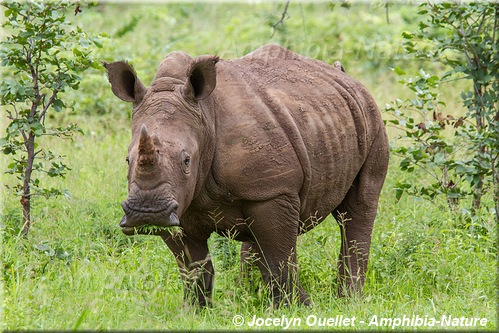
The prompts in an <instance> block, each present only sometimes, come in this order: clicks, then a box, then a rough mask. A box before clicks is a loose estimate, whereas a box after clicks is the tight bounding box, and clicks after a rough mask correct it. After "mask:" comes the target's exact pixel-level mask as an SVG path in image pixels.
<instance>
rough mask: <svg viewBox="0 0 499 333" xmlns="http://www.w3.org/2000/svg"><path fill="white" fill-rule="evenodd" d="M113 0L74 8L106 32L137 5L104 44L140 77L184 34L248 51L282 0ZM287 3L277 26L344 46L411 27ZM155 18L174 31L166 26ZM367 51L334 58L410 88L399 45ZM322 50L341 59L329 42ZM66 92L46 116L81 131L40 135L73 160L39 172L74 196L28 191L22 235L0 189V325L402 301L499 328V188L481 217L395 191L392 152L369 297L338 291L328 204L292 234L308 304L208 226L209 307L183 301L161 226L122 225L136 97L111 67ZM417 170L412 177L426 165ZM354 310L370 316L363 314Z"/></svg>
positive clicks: (379, 312) (287, 311) (388, 305)
mask: <svg viewBox="0 0 499 333" xmlns="http://www.w3.org/2000/svg"><path fill="white" fill-rule="evenodd" d="M117 7H118V6H117V5H110V4H109V5H105V6H102V7H99V8H98V11H95V12H84V13H83V14H84V15H82V16H81V17H80V15H78V16H77V17H76V18H75V20H78V23H79V24H82V25H83V27H84V28H85V29H88V30H95V31H107V32H108V33H110V34H112V33H114V32H115V31H118V29H120V28H122V27H123V26H125V25H126V24H127V23H129V22H131V18H132V17H133V16H136V17H138V18H140V20H139V22H138V24H137V26H136V27H135V30H133V31H130V32H129V33H127V34H125V35H124V36H123V37H121V38H112V39H110V40H108V41H107V42H106V44H105V45H106V46H105V47H104V48H103V49H101V50H99V51H98V54H97V56H99V57H102V59H103V60H108V61H109V60H114V59H128V60H129V61H130V62H132V63H133V64H134V65H136V67H137V70H138V72H139V75H141V77H144V79H143V81H144V83H146V84H148V83H149V82H150V79H151V78H152V76H153V75H154V68H155V66H156V65H157V63H158V62H159V61H160V60H161V59H162V58H163V57H164V55H165V54H166V53H167V52H168V51H170V50H175V49H184V50H186V51H188V52H189V53H191V54H193V55H195V54H202V53H218V54H220V55H222V51H223V52H224V54H225V55H226V56H228V57H230V55H231V54H232V55H234V56H239V55H242V52H244V50H245V49H246V48H247V47H249V46H251V45H255V46H256V45H259V44H263V43H266V42H269V39H268V38H269V36H270V32H271V29H270V28H269V26H268V22H274V21H275V20H277V19H278V18H279V11H278V10H277V7H276V5H274V4H270V3H266V4H260V5H251V6H244V5H237V6H231V7H223V5H213V6H212V7H203V6H200V7H197V6H195V5H192V4H191V5H175V6H173V5H171V6H166V5H164V6H160V7H151V6H123V8H122V11H120V14H119V16H118V15H117V14H116V13H117ZM207 8H209V9H207ZM290 9H291V12H290V15H291V18H290V19H289V20H288V21H286V25H285V27H286V29H287V30H286V34H285V35H284V34H282V33H280V32H279V33H277V35H276V37H274V39H273V40H271V41H274V42H280V43H283V44H286V43H292V42H294V43H297V42H296V41H297V40H299V41H303V40H305V41H304V42H303V43H309V44H308V45H313V44H314V43H315V44H317V45H322V44H320V43H323V44H324V43H326V42H327V43H329V44H328V45H334V43H339V44H340V45H341V47H342V48H344V50H345V53H346V50H351V49H352V48H354V47H355V45H354V43H355V38H357V40H361V41H363V43H364V44H363V45H364V46H363V47H365V46H366V45H367V44H366V40H367V38H368V37H369V36H377V37H372V38H378V39H380V41H382V42H383V44H382V45H385V46H386V45H389V44H390V43H395V44H396V36H397V35H399V33H398V32H397V30H399V31H401V30H402V29H409V28H411V27H414V22H415V19H414V17H413V16H411V15H410V10H408V9H407V8H405V7H404V8H395V9H394V10H393V11H392V12H391V13H390V15H391V20H392V22H393V23H392V24H393V25H392V26H387V25H386V24H385V23H384V9H383V8H381V7H376V6H370V7H369V8H359V7H354V8H353V9H350V10H346V9H343V8H335V9H334V11H332V12H331V11H330V10H329V8H328V6H327V4H321V5H299V6H298V5H296V6H294V7H290ZM355 11H357V12H355ZM359 13H360V14H359ZM356 15H362V17H363V18H365V19H368V20H370V21H369V22H371V24H370V25H369V27H368V28H366V29H364V30H363V29H362V27H360V26H359V25H356V24H352V23H355V20H353V19H352V17H355V16H356ZM358 21H359V20H358V19H357V22H358ZM162 26H168V27H170V28H169V29H170V30H168V29H163V30H161V29H160V27H162ZM377 32H378V34H377ZM293 37H296V40H293ZM305 37H306V38H307V39H300V38H305ZM303 45H305V44H303ZM379 47H381V46H379ZM302 49H303V47H302ZM359 54H360V56H359V57H357V58H356V57H355V56H352V55H350V56H349V57H347V56H346V55H345V57H344V58H342V59H341V60H342V62H343V63H346V64H347V65H348V66H347V71H348V72H349V73H352V75H354V76H356V77H358V78H360V79H361V81H363V82H365V83H366V85H367V86H368V87H369V89H370V90H371V91H373V94H374V96H375V98H376V100H377V101H378V104H379V105H384V103H385V102H387V101H389V100H393V99H394V98H395V97H397V96H401V95H403V94H405V92H404V91H401V88H400V87H399V86H398V85H397V83H396V77H394V75H393V74H392V73H391V71H390V70H389V69H388V67H389V66H390V65H391V64H393V63H394V62H396V60H397V59H392V58H382V57H376V56H373V57H372V58H373V59H369V57H366V56H365V53H362V52H361V53H359ZM324 58H325V60H327V61H329V62H332V61H334V60H336V57H335V54H333V53H330V54H326V56H325V57H324ZM401 61H402V60H401ZM447 93H448V95H447V96H446V101H448V103H447V104H448V105H451V107H452V106H454V105H457V104H458V98H459V96H453V95H452V92H447ZM68 98H72V99H73V100H74V101H75V103H76V104H75V111H74V112H71V113H65V114H58V115H56V116H55V117H54V118H52V119H49V121H52V122H58V123H61V124H65V123H67V122H69V121H72V122H77V123H78V124H79V125H80V126H81V127H82V128H83V129H84V132H85V135H84V136H77V137H76V138H75V139H74V140H73V141H62V142H61V141H56V140H47V141H46V142H43V143H42V144H47V145H50V146H51V147H53V148H54V149H55V150H56V151H59V152H61V153H64V154H65V155H67V161H68V162H69V164H70V166H71V167H72V169H73V170H72V171H70V172H69V173H68V175H67V177H66V179H65V180H62V181H61V180H54V179H47V180H46V181H47V182H49V184H51V185H54V186H60V187H61V188H67V189H68V190H69V192H70V193H71V197H60V198H57V199H51V200H43V199H38V200H35V201H34V207H33V216H34V224H33V227H32V230H31V232H30V234H29V235H28V237H26V238H23V237H20V236H19V227H20V226H19V223H20V219H21V216H20V214H21V211H20V207H19V202H18V199H17V198H15V197H14V196H12V195H10V194H9V193H7V192H4V191H3V190H2V197H3V209H2V213H1V215H0V216H1V234H2V263H3V265H2V267H3V279H2V284H3V294H2V295H1V296H2V303H1V307H2V310H3V318H2V319H1V320H0V323H2V324H1V326H0V328H2V329H11V330H13V329H30V330H35V329H36V330H37V329H47V330H49V329H50V330H66V329H80V330H84V329H86V330H94V329H95V330H97V329H99V330H116V329H165V330H166V329H174V330H234V329H238V328H240V329H249V328H251V327H249V326H247V322H249V321H251V319H252V317H253V316H254V315H256V316H257V317H260V318H282V316H284V317H285V318H300V319H301V321H302V322H301V325H300V326H299V327H292V328H294V329H321V328H324V329H328V327H319V326H317V325H315V326H313V327H309V326H307V324H306V319H307V318H308V317H309V316H311V315H314V316H316V317H317V318H335V317H336V315H343V317H344V318H351V317H354V316H355V317H356V318H357V325H356V326H355V327H341V326H340V327H331V328H332V329H349V328H352V329H355V330H366V329H373V330H380V329H381V330H386V327H376V326H374V325H373V326H368V323H369V322H370V320H371V319H372V318H373V316H377V317H378V318H381V317H386V318H403V316H404V315H405V316H406V317H409V318H412V317H413V316H419V317H421V318H425V316H427V317H428V318H433V317H434V318H437V319H440V317H441V316H442V315H451V316H454V317H466V318H471V317H478V318H487V320H488V324H487V325H486V327H485V329H489V330H494V329H496V328H497V322H496V309H497V304H496V298H497V286H496V281H497V280H496V256H497V234H496V225H495V223H494V219H493V216H492V214H491V213H490V210H488V208H489V207H491V206H492V204H491V202H490V201H487V202H485V203H484V207H485V208H484V209H483V211H482V212H480V214H478V216H477V217H475V218H474V219H472V218H471V217H469V216H468V215H467V213H466V212H465V211H464V210H463V209H464V207H467V205H466V203H465V202H463V203H462V204H461V207H460V209H458V210H457V211H456V212H453V211H450V210H448V209H447V206H446V203H445V200H444V198H438V199H437V200H435V201H434V202H429V201H423V200H420V199H417V198H412V197H407V196H404V197H402V199H401V200H400V201H399V202H396V200H395V196H394V187H395V184H396V182H397V180H398V179H402V178H404V177H408V175H407V174H405V173H403V172H401V171H400V170H398V161H397V160H396V159H395V158H393V159H392V161H391V164H390V169H389V173H388V177H387V181H386V184H385V186H384V189H383V193H382V196H381V201H380V206H379V213H378V216H377V220H376V224H375V229H374V233H373V241H372V253H371V258H370V262H369V271H368V276H367V281H366V285H365V290H364V291H365V296H364V298H362V299H338V298H337V297H336V265H337V263H336V260H337V257H338V251H339V238H340V234H339V230H338V227H337V225H336V222H334V221H333V220H332V219H331V218H328V220H326V221H325V222H323V223H322V224H321V225H320V226H318V227H317V228H315V229H314V230H312V231H311V232H309V233H307V234H306V235H303V236H301V237H300V238H299V243H298V261H299V267H300V279H301V281H302V285H303V286H304V288H305V289H306V290H307V291H308V292H309V294H310V296H311V298H312V300H313V306H312V307H310V308H306V307H301V306H297V305H291V306H290V307H289V308H282V309H278V310H275V309H272V308H271V307H270V303H269V301H268V295H267V294H266V292H265V290H264V288H262V281H261V278H260V277H259V274H257V272H252V273H253V274H252V275H253V276H254V280H253V281H252V282H250V281H246V280H244V279H243V280H241V278H240V275H239V257H238V255H239V243H238V242H236V241H232V240H226V239H224V238H221V237H218V236H213V237H212V238H211V239H210V248H211V252H212V256H213V260H214V266H215V271H216V278H215V294H214V304H213V307H211V308H208V309H203V310H200V309H197V308H196V307H192V306H187V305H185V304H184V303H183V301H182V285H181V281H180V276H179V273H178V271H177V266H176V263H175V260H174V258H173V256H172V254H171V253H170V251H169V250H168V248H167V247H166V246H165V245H164V244H163V242H162V241H161V240H160V238H159V237H153V236H134V237H127V236H125V235H123V234H122V232H121V230H120V229H119V227H118V222H119V220H120V218H121V215H122V211H121V207H120V203H121V201H122V200H124V199H125V198H126V193H127V184H126V162H125V155H126V150H127V146H128V143H129V140H130V119H129V114H130V110H129V106H128V105H124V103H121V102H119V101H118V100H117V99H116V98H115V97H114V96H113V95H112V93H111V91H110V88H109V86H108V85H107V83H106V78H105V74H104V72H97V71H95V72H90V73H89V74H88V75H87V76H85V77H84V81H83V83H82V89H81V90H80V91H78V95H70V96H68ZM2 158H3V157H2ZM2 162H6V160H5V159H4V160H2ZM409 176H410V177H413V179H418V178H419V177H423V174H422V173H417V172H415V173H414V174H413V175H409ZM1 180H2V182H3V183H4V184H8V183H11V182H12V180H11V179H9V178H8V177H7V176H6V175H2V178H1ZM4 193H5V195H4ZM235 315H241V316H243V318H244V319H245V321H246V323H245V324H244V325H242V326H240V327H237V326H235V325H234V324H233V318H234V316H235ZM360 320H363V321H365V323H364V324H360V323H359V321H360ZM253 328H254V327H253ZM260 328H261V329H282V327H279V326H278V327H273V326H271V327H260ZM390 329H391V328H390ZM420 329H436V330H441V329H442V327H440V326H436V327H420ZM449 329H452V330H455V329H456V328H455V327H450V328H449ZM462 329H466V327H462ZM474 329H481V327H475V328H474Z"/></svg>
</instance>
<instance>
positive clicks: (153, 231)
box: [120, 215, 172, 237]
mask: <svg viewBox="0 0 499 333" xmlns="http://www.w3.org/2000/svg"><path fill="white" fill-rule="evenodd" d="M124 219H126V216H125V215H123V218H122V219H121V220H122V221H123V220H124ZM120 223H121V222H120ZM121 231H122V232H123V233H124V234H125V235H127V236H133V235H151V236H164V237H168V236H170V235H171V232H172V231H171V226H159V225H154V224H144V225H140V226H135V227H121Z"/></svg>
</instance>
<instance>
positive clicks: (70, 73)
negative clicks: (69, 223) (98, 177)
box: [0, 1, 101, 233]
mask: <svg viewBox="0 0 499 333" xmlns="http://www.w3.org/2000/svg"><path fill="white" fill-rule="evenodd" d="M2 6H4V7H5V12H4V14H5V18H6V20H5V22H4V23H3V24H2V27H3V28H6V29H7V30H8V32H9V35H8V36H7V38H6V39H5V40H4V41H2V42H1V49H0V62H1V63H0V64H1V66H2V67H7V69H6V70H4V73H5V74H4V75H3V78H2V80H1V81H0V97H1V104H2V105H4V106H6V108H5V112H6V116H7V118H8V120H9V121H10V122H9V124H8V126H7V128H6V136H5V137H4V138H2V139H1V141H0V143H1V146H2V152H3V154H4V155H7V156H10V159H11V162H10V163H9V164H8V169H7V173H9V174H12V175H15V177H16V178H17V179H18V183H17V184H15V185H14V186H13V190H14V191H15V194H16V195H18V196H20V197H21V205H22V207H23V226H24V227H23V233H27V232H28V230H29V228H30V224H31V208H30V207H31V206H30V205H31V204H30V203H31V198H32V197H33V196H35V195H41V196H44V197H47V198H48V197H52V196H58V195H61V194H64V193H66V192H63V191H61V190H59V189H56V188H47V187H45V186H43V184H42V182H41V178H40V177H39V176H37V175H36V174H40V173H45V174H47V175H48V176H49V177H62V178H64V177H65V175H66V173H67V171H68V170H70V168H69V167H68V166H67V165H66V164H65V163H64V162H63V161H62V158H63V156H61V155H59V154H57V153H55V152H54V151H52V150H51V149H49V148H43V147H40V145H39V142H40V140H41V137H44V136H52V137H58V138H61V139H67V138H71V137H72V136H73V134H74V133H75V132H81V129H80V128H79V127H78V126H77V125H76V124H69V125H67V126H53V127H50V126H48V125H46V119H47V113H48V112H49V110H50V109H53V110H54V111H56V112H61V111H63V110H64V109H66V108H68V107H70V105H69V103H68V101H66V100H63V99H62V96H61V93H63V92H65V91H66V90H68V89H72V90H77V89H78V87H79V84H80V81H81V77H80V76H79V74H80V73H83V72H84V71H85V70H86V69H88V68H89V67H98V64H97V63H96V62H95V61H93V60H92V58H91V57H90V52H91V50H90V49H91V47H92V46H94V45H95V46H100V45H101V44H100V42H99V39H98V38H96V37H89V36H87V34H86V33H85V32H84V31H83V30H82V29H81V28H78V27H76V28H72V27H71V25H70V23H69V21H68V20H67V19H66V12H67V10H68V8H73V7H75V6H76V9H75V14H78V12H81V8H80V6H79V5H75V3H74V2H73V1H57V2H56V1H47V2H38V1H29V2H17V1H5V2H2ZM80 15H81V14H80Z"/></svg>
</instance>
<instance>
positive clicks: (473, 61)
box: [385, 2, 499, 216]
mask: <svg viewBox="0 0 499 333" xmlns="http://www.w3.org/2000/svg"><path fill="white" fill-rule="evenodd" d="M419 14H420V15H421V16H422V17H423V18H424V19H423V20H422V21H421V22H420V23H419V30H418V32H416V33H410V32H404V33H403V38H404V39H405V44H404V46H405V50H406V52H407V53H408V54H410V55H414V56H415V57H416V58H418V59H424V60H429V61H432V62H439V63H441V64H443V65H445V66H446V68H448V70H447V72H445V73H444V74H443V75H442V76H438V75H429V74H426V73H425V72H423V71H420V74H419V75H418V76H416V77H414V78H411V79H407V78H405V79H403V80H401V81H400V82H401V83H403V84H404V85H406V86H407V87H408V88H410V89H411V90H412V91H413V92H414V93H415V95H416V98H415V99H406V100H398V101H396V102H395V103H391V104H388V105H387V107H386V108H385V110H386V111H388V112H390V113H391V114H392V115H394V116H395V117H396V119H392V120H389V122H391V123H393V124H395V125H397V126H401V127H402V129H403V131H404V134H403V135H402V137H403V138H405V139H407V140H406V141H404V142H406V143H407V146H403V144H402V146H401V147H395V148H394V149H393V151H394V152H395V153H396V154H398V155H400V156H402V158H403V159H402V161H401V164H400V167H401V169H402V170H404V171H408V172H412V171H413V170H414V168H415V166H419V167H421V168H423V169H424V170H425V171H427V172H428V173H429V174H430V175H431V176H432V177H433V178H434V179H435V181H434V182H433V183H431V184H429V185H423V186H422V187H419V186H420V185H419V184H415V183H412V184H411V183H408V182H400V183H399V186H398V188H397V192H396V193H397V198H400V196H401V194H402V193H403V192H408V193H411V194H417V195H421V196H424V197H427V198H430V199H433V198H434V197H435V196H436V195H437V194H440V193H443V194H445V195H446V196H447V198H448V202H449V203H450V204H451V206H452V205H455V204H456V200H457V199H459V198H462V197H464V196H466V195H472V196H473V203H472V209H473V210H474V211H475V210H477V209H479V208H480V206H481V202H482V197H483V196H484V195H485V194H486V193H487V191H488V190H489V189H493V190H494V201H495V204H496V216H497V215H499V214H498V213H497V212H499V209H498V208H499V206H498V205H499V172H498V169H499V113H498V109H497V108H498V105H497V101H498V100H499V52H498V45H499V33H498V27H499V4H497V3H493V2H490V3H486V2H484V3H466V2H464V3H454V4H451V3H436V4H431V3H423V4H421V5H420V11H419ZM395 72H396V73H397V74H399V75H403V76H404V75H405V74H406V73H405V71H404V70H402V69H401V68H395ZM454 80H467V81H466V83H467V86H466V88H464V89H463V90H462V92H461V98H462V105H463V106H464V107H465V108H466V110H467V112H466V114H464V115H460V114H456V113H454V112H449V111H447V110H446V106H445V103H444V102H443V101H442V100H440V99H439V93H438V90H439V89H442V88H443V87H444V86H445V85H448V83H449V82H452V81H454ZM409 110H411V111H417V113H419V118H418V119H419V122H418V120H415V119H414V118H413V116H412V115H411V114H412V113H410V111H409ZM408 111H409V112H408ZM416 122H418V123H417V124H416ZM418 183H419V182H418ZM467 185H468V187H467Z"/></svg>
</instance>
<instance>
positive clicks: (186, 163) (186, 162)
mask: <svg viewBox="0 0 499 333" xmlns="http://www.w3.org/2000/svg"><path fill="white" fill-rule="evenodd" d="M180 155H181V158H182V169H183V171H184V172H185V173H189V172H190V166H191V157H190V156H189V154H187V152H186V151H185V150H182V153H181V154H180Z"/></svg>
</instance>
